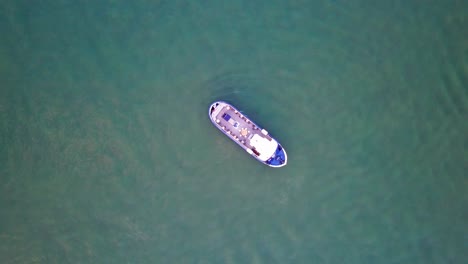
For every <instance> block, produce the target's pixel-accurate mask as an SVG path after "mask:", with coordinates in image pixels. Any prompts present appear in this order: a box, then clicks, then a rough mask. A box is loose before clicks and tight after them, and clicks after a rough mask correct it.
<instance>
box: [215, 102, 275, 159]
mask: <svg viewBox="0 0 468 264" xmlns="http://www.w3.org/2000/svg"><path fill="white" fill-rule="evenodd" d="M218 108H221V109H219V112H218ZM225 114H227V115H229V116H230V119H229V120H225V118H223V116H224V115H225ZM211 118H212V120H213V121H214V122H215V123H216V125H217V126H218V127H219V128H220V129H222V130H224V131H225V132H226V133H227V134H228V136H229V137H231V138H232V139H233V140H236V141H238V142H239V143H241V144H242V145H243V146H245V147H246V148H249V149H251V150H252V151H253V152H254V153H255V154H256V155H257V157H258V158H259V159H261V160H263V161H266V160H267V159H269V158H270V157H271V156H272V155H273V154H274V152H275V150H276V147H277V146H278V143H277V142H276V141H275V140H274V139H273V138H271V137H270V136H269V135H268V134H266V135H265V133H268V132H266V131H265V130H263V132H262V129H261V128H259V127H257V126H256V125H255V124H254V123H253V122H252V121H250V120H249V119H248V118H247V117H245V116H244V115H242V114H241V113H240V112H239V111H238V110H237V109H235V108H233V107H232V106H230V105H228V104H225V103H220V104H219V106H218V107H217V109H216V111H213V113H212V114H211Z"/></svg>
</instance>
